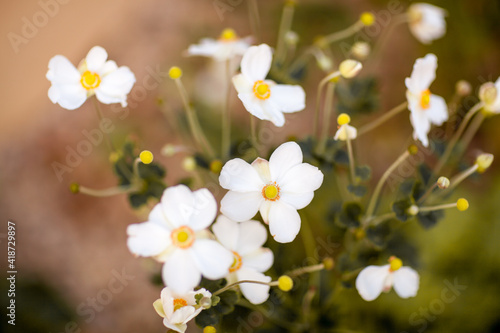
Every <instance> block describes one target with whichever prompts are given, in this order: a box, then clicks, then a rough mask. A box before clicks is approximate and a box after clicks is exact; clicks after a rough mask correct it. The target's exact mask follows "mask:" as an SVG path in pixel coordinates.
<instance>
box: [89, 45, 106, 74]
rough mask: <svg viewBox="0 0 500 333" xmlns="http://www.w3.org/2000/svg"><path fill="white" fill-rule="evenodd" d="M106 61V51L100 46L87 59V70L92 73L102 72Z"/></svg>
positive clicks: (91, 51) (91, 50)
mask: <svg viewBox="0 0 500 333" xmlns="http://www.w3.org/2000/svg"><path fill="white" fill-rule="evenodd" d="M106 59H108V53H107V52H106V50H105V49H104V48H102V47H100V46H94V47H93V48H91V49H90V51H89V53H88V54H87V56H86V57H85V62H86V63H87V69H88V70H89V71H91V72H100V71H101V68H102V67H103V66H104V63H105V62H106Z"/></svg>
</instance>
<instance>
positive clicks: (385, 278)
mask: <svg viewBox="0 0 500 333" xmlns="http://www.w3.org/2000/svg"><path fill="white" fill-rule="evenodd" d="M389 262H390V263H389V264H388V265H384V266H368V267H366V268H365V269H363V270H362V271H361V272H360V273H359V275H358V277H357V278H356V289H357V290H358V292H359V295H360V296H361V298H363V299H364V300H365V301H373V300H374V299H376V298H377V297H378V296H379V295H380V293H382V291H384V292H389V291H390V290H391V288H392V287H393V286H394V290H395V291H396V293H397V294H398V295H399V297H401V298H408V297H414V296H415V295H417V291H418V285H419V280H420V278H419V276H418V273H417V272H416V271H415V270H414V269H412V268H410V267H402V265H403V263H402V262H401V260H400V259H398V258H396V257H391V258H390V259H389Z"/></svg>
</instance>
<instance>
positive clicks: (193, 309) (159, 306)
mask: <svg viewBox="0 0 500 333" xmlns="http://www.w3.org/2000/svg"><path fill="white" fill-rule="evenodd" d="M196 295H201V299H200V301H202V300H203V299H205V300H207V301H209V300H210V298H211V297H212V294H211V293H210V292H209V291H207V290H206V289H203V288H202V289H199V290H196V291H189V292H186V293H176V292H175V291H174V290H172V289H170V288H168V287H166V288H163V290H162V291H161V298H159V299H157V300H156V301H155V302H154V303H153V307H154V308H155V310H156V312H157V313H158V314H159V315H160V317H162V318H163V325H165V326H166V327H167V328H169V329H171V330H173V331H175V332H180V333H184V332H185V331H186V329H187V322H188V321H190V320H191V319H193V318H194V317H196V316H197V315H198V314H199V313H200V312H201V311H202V310H203V309H204V308H203V306H202V305H200V304H198V302H197V301H196Z"/></svg>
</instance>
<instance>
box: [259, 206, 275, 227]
mask: <svg viewBox="0 0 500 333" xmlns="http://www.w3.org/2000/svg"><path fill="white" fill-rule="evenodd" d="M272 204H273V201H269V200H264V201H262V203H261V204H260V208H259V212H260V216H261V217H262V220H263V221H264V223H265V224H269V210H270V209H271V205H272Z"/></svg>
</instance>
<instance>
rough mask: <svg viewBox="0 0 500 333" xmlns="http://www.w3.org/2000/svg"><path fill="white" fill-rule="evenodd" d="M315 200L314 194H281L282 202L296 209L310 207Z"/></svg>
mask: <svg viewBox="0 0 500 333" xmlns="http://www.w3.org/2000/svg"><path fill="white" fill-rule="evenodd" d="M313 198H314V192H312V191H311V192H305V193H292V192H281V194H280V200H281V201H283V202H286V203H287V204H289V205H291V206H292V207H294V208H295V209H302V208H304V207H306V206H307V205H309V204H310V203H311V201H312V199H313Z"/></svg>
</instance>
